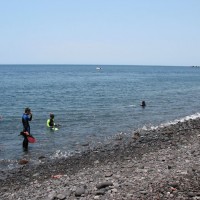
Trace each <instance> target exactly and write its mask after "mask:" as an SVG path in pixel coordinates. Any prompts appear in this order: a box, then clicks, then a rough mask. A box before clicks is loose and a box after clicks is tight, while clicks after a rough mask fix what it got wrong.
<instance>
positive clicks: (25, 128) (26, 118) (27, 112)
mask: <svg viewBox="0 0 200 200" xmlns="http://www.w3.org/2000/svg"><path fill="white" fill-rule="evenodd" d="M31 120H32V113H31V109H30V108H26V109H25V112H24V114H23V115H22V124H23V132H21V135H22V136H23V137H24V141H23V144H22V146H23V148H24V150H25V151H27V150H28V139H27V136H28V135H30V125H29V121H31Z"/></svg>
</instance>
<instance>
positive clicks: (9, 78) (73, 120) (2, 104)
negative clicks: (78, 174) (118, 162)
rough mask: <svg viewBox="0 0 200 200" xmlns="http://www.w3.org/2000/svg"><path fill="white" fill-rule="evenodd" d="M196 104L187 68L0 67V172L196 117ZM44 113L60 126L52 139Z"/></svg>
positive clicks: (193, 74)
mask: <svg viewBox="0 0 200 200" xmlns="http://www.w3.org/2000/svg"><path fill="white" fill-rule="evenodd" d="M97 67H99V68H101V69H96V68H97ZM142 100H145V102H146V107H145V108H142V107H141V106H140V104H141V101H142ZM199 100H200V68H195V67H186V66H183V67H180V66H178V67H177V66H119V65H118V66H114V65H113V66H111V65H109V66H106V65H105V66H96V65H0V169H11V168H14V167H17V166H18V165H17V162H18V160H20V159H22V158H28V159H29V160H30V161H31V162H33V163H34V162H36V163H37V162H38V158H39V157H40V156H45V157H47V158H50V159H54V158H56V157H62V156H69V155H72V154H73V153H74V152H76V153H78V152H80V151H82V150H84V148H89V147H92V146H95V145H96V144H99V143H102V142H105V141H107V140H109V139H110V138H112V137H113V136H115V135H117V134H119V133H121V132H122V133H126V134H131V133H132V132H133V131H135V130H137V129H139V128H152V127H157V126H161V125H163V124H165V125H167V124H170V123H177V122H178V121H181V120H185V119H190V118H196V117H199V116H200V114H199V112H200V104H199ZM26 107H30V108H31V110H32V113H33V120H32V121H31V122H30V126H31V134H32V135H34V136H35V138H36V139H37V142H36V143H35V144H29V151H28V152H24V151H23V149H22V141H23V138H22V136H19V133H20V131H22V129H23V128H22V123H21V117H22V114H23V112H24V109H25V108H26ZM50 113H54V114H55V122H57V123H59V124H61V127H60V128H59V130H58V131H52V130H49V129H48V128H47V127H46V121H47V119H48V117H49V114H50Z"/></svg>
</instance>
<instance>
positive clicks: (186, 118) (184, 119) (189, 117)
mask: <svg viewBox="0 0 200 200" xmlns="http://www.w3.org/2000/svg"><path fill="white" fill-rule="evenodd" d="M198 118H200V113H195V114H193V115H188V116H186V117H183V118H180V119H175V120H173V121H169V122H166V123H162V124H160V125H158V126H154V125H144V126H143V127H142V128H141V130H145V131H148V130H156V129H158V128H164V127H167V126H170V125H174V124H177V123H179V122H186V121H189V120H194V119H198Z"/></svg>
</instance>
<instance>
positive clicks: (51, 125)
mask: <svg viewBox="0 0 200 200" xmlns="http://www.w3.org/2000/svg"><path fill="white" fill-rule="evenodd" d="M58 126H59V124H55V122H54V114H53V113H50V115H49V119H48V120H47V127H49V128H51V129H53V128H55V127H58Z"/></svg>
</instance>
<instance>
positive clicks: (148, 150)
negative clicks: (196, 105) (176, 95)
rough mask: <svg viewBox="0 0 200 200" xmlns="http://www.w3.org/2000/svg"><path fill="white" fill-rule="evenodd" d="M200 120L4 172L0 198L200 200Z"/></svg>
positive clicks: (37, 199)
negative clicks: (67, 156)
mask: <svg viewBox="0 0 200 200" xmlns="http://www.w3.org/2000/svg"><path fill="white" fill-rule="evenodd" d="M199 146H200V119H195V120H188V121H185V122H179V123H177V124H174V125H170V126H167V127H163V128H158V129H155V130H151V131H144V130H143V131H139V132H134V133H133V134H132V135H129V136H126V135H125V134H121V135H119V136H118V137H116V138H115V139H114V140H113V141H112V142H110V143H109V142H108V143H107V144H106V145H104V146H99V147H97V148H95V149H93V150H87V151H85V152H83V153H82V154H81V155H75V156H72V157H69V158H65V159H57V160H53V161H52V160H51V161H50V160H47V159H46V158H40V160H41V164H40V165H35V166H32V165H31V164H29V163H27V164H24V165H21V167H20V168H19V169H15V170H11V171H1V172H0V199H2V200H6V199H9V200H11V199H13V200H14V199H15V200H22V199H25V200H39V199H40V200H43V199H44V200H53V199H67V200H71V199H80V200H92V199H101V200H106V199H107V200H122V199H126V200H129V199H130V200H135V199H136V200H137V199H144V200H146V199H151V200H152V199H156V200H158V199H176V200H177V199H196V200H197V199H200V148H199Z"/></svg>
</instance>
